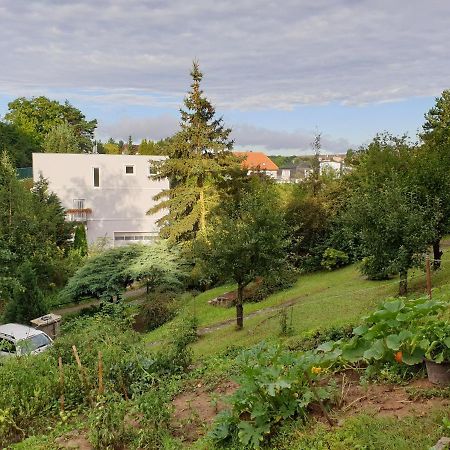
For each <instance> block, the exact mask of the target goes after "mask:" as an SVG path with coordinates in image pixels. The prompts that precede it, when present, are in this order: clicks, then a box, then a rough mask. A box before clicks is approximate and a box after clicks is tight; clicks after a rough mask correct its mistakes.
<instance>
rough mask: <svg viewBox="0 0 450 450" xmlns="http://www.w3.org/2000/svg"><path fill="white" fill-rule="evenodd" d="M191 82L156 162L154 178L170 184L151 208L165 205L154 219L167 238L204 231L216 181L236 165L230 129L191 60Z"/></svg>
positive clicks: (189, 237) (189, 238)
mask: <svg viewBox="0 0 450 450" xmlns="http://www.w3.org/2000/svg"><path fill="white" fill-rule="evenodd" d="M191 76H192V84H191V90H190V92H189V93H188V96H187V97H186V98H185V100H184V104H185V107H186V109H181V110H180V112H181V130H180V131H179V132H178V133H177V134H176V135H175V136H174V137H173V138H172V139H171V142H170V147H169V148H168V155H169V158H167V159H166V160H164V161H162V162H159V163H155V164H154V166H155V167H154V168H155V172H156V173H157V175H155V178H156V179H159V180H161V179H164V178H168V179H169V181H170V188H169V189H167V190H164V191H162V192H161V193H160V194H158V195H156V196H155V200H156V201H158V204H157V205H156V206H155V207H153V208H151V209H150V211H149V213H150V214H153V213H156V212H159V211H164V212H165V214H164V215H163V217H161V218H160V219H159V220H158V225H160V226H161V236H162V237H164V238H168V239H169V241H170V242H171V243H175V242H189V241H192V240H193V239H194V238H195V237H196V236H197V234H198V233H199V232H201V233H203V234H205V233H206V228H207V220H208V216H209V214H210V212H211V210H212V208H213V207H214V205H215V204H216V202H217V200H218V192H217V186H218V183H220V182H223V180H226V179H228V178H231V175H230V174H231V172H232V171H233V169H235V168H236V167H237V166H238V165H239V161H238V160H237V159H236V158H235V157H234V156H233V155H232V153H231V149H232V147H233V141H232V140H231V139H230V133H231V129H230V128H226V127H225V126H224V124H223V120H222V118H217V117H216V115H215V114H216V112H215V109H214V107H213V106H212V105H211V103H210V102H209V100H208V99H207V98H206V97H205V96H204V95H203V91H202V90H201V87H200V83H201V80H202V78H203V75H202V73H201V72H200V69H199V66H198V63H197V62H194V63H193V67H192V71H191Z"/></svg>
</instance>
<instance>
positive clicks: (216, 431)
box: [210, 343, 334, 449]
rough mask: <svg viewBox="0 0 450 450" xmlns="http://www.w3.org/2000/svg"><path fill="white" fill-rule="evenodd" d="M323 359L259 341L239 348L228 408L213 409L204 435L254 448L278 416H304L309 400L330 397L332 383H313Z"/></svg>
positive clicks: (268, 433)
mask: <svg viewBox="0 0 450 450" xmlns="http://www.w3.org/2000/svg"><path fill="white" fill-rule="evenodd" d="M328 363H329V360H328V359H327V358H324V357H320V356H319V355H314V354H312V353H304V354H294V353H290V352H287V351H285V350H283V349H282V348H281V347H280V346H273V345H268V344H265V343H261V344H259V345H258V346H256V347H255V348H254V349H251V350H248V351H246V352H244V353H242V354H241V355H240V357H239V358H238V364H239V367H240V371H239V372H240V375H239V376H238V378H237V380H236V381H237V382H238V383H239V389H238V390H237V391H236V392H235V393H234V394H233V395H232V396H231V398H230V403H231V405H232V408H231V410H230V411H225V412H223V413H221V414H220V415H219V417H218V419H217V421H216V424H215V427H214V428H213V430H212V431H211V433H210V438H211V439H212V440H213V441H214V442H217V443H219V442H221V443H225V442H226V441H234V442H235V443H236V444H237V445H239V448H251V449H258V448H260V445H261V444H262V443H263V442H264V441H265V440H266V438H267V437H268V436H269V435H270V434H271V433H272V431H273V429H274V428H275V427H276V426H277V425H278V424H279V423H280V422H281V421H283V420H285V419H287V418H289V417H293V416H297V417H302V418H306V416H307V412H308V406H309V405H310V404H311V403H315V402H320V403H321V402H322V400H329V399H331V398H332V397H333V395H334V394H333V392H334V389H333V387H332V386H330V385H322V384H321V385H320V386H315V385H314V381H315V380H317V379H318V378H319V377H321V376H322V375H323V373H324V372H326V370H325V369H324V368H323V367H324V365H326V364H328Z"/></svg>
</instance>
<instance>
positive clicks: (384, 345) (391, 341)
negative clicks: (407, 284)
mask: <svg viewBox="0 0 450 450" xmlns="http://www.w3.org/2000/svg"><path fill="white" fill-rule="evenodd" d="M447 306H448V303H447V302H443V301H440V300H430V299H428V298H427V297H421V298H417V299H411V300H408V299H403V298H399V299H391V300H388V301H386V302H385V303H383V304H382V305H381V306H380V308H379V309H378V310H376V311H375V312H373V313H372V314H370V315H369V316H367V317H365V318H364V319H363V323H362V324H361V325H360V326H359V327H357V328H355V329H354V330H353V337H352V338H351V339H350V340H349V341H346V342H343V341H336V342H327V343H325V344H322V345H321V346H319V347H318V351H319V352H329V351H334V352H336V351H337V349H340V350H341V351H342V355H341V358H342V359H343V360H345V361H348V362H352V363H353V362H357V361H361V360H366V361H369V362H373V361H393V360H396V361H397V362H400V361H401V362H403V363H405V364H408V365H414V364H418V363H420V362H422V361H423V358H424V356H426V354H427V352H429V350H430V349H429V347H430V346H431V343H434V342H436V340H437V341H439V339H440V338H439V337H438V336H439V335H437V334H436V333H437V331H436V332H435V334H434V336H435V337H436V339H433V338H432V336H431V335H430V336H429V337H427V333H428V332H430V330H431V329H432V327H433V324H434V323H436V317H437V315H438V314H439V313H440V312H441V311H442V310H443V309H444V308H446V307H447ZM434 328H437V327H434ZM434 328H433V329H434ZM427 330H428V331H427ZM441 334H442V333H441ZM442 342H444V341H442ZM445 342H447V341H445ZM444 345H445V344H444ZM437 348H441V347H440V346H438V344H437V343H435V344H434V347H433V349H431V351H434V352H435V349H437ZM430 354H431V353H430Z"/></svg>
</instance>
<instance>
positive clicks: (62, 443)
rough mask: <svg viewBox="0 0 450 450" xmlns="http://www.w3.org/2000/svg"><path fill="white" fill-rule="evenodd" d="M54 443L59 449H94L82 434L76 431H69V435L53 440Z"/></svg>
mask: <svg viewBox="0 0 450 450" xmlns="http://www.w3.org/2000/svg"><path fill="white" fill-rule="evenodd" d="M55 443H56V444H57V445H58V446H59V448H61V449H64V448H67V449H74V450H75V449H78V450H93V448H94V447H92V445H91V444H90V443H89V441H88V439H87V438H86V437H85V436H84V435H83V433H82V432H80V431H78V430H76V431H71V432H70V433H67V434H65V435H63V436H61V437H59V438H58V439H56V440H55Z"/></svg>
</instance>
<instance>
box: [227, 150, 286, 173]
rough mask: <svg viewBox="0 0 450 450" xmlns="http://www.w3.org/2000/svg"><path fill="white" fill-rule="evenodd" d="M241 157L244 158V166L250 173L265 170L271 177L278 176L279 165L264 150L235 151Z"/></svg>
mask: <svg viewBox="0 0 450 450" xmlns="http://www.w3.org/2000/svg"><path fill="white" fill-rule="evenodd" d="M234 154H235V155H236V156H238V157H239V158H243V160H242V167H243V168H244V169H247V171H248V173H249V174H251V173H253V172H263V173H265V174H266V175H268V176H269V177H272V178H277V172H278V166H277V165H276V164H275V163H274V162H273V161H272V160H271V159H270V158H269V157H268V156H267V155H266V154H264V153H262V152H234Z"/></svg>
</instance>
